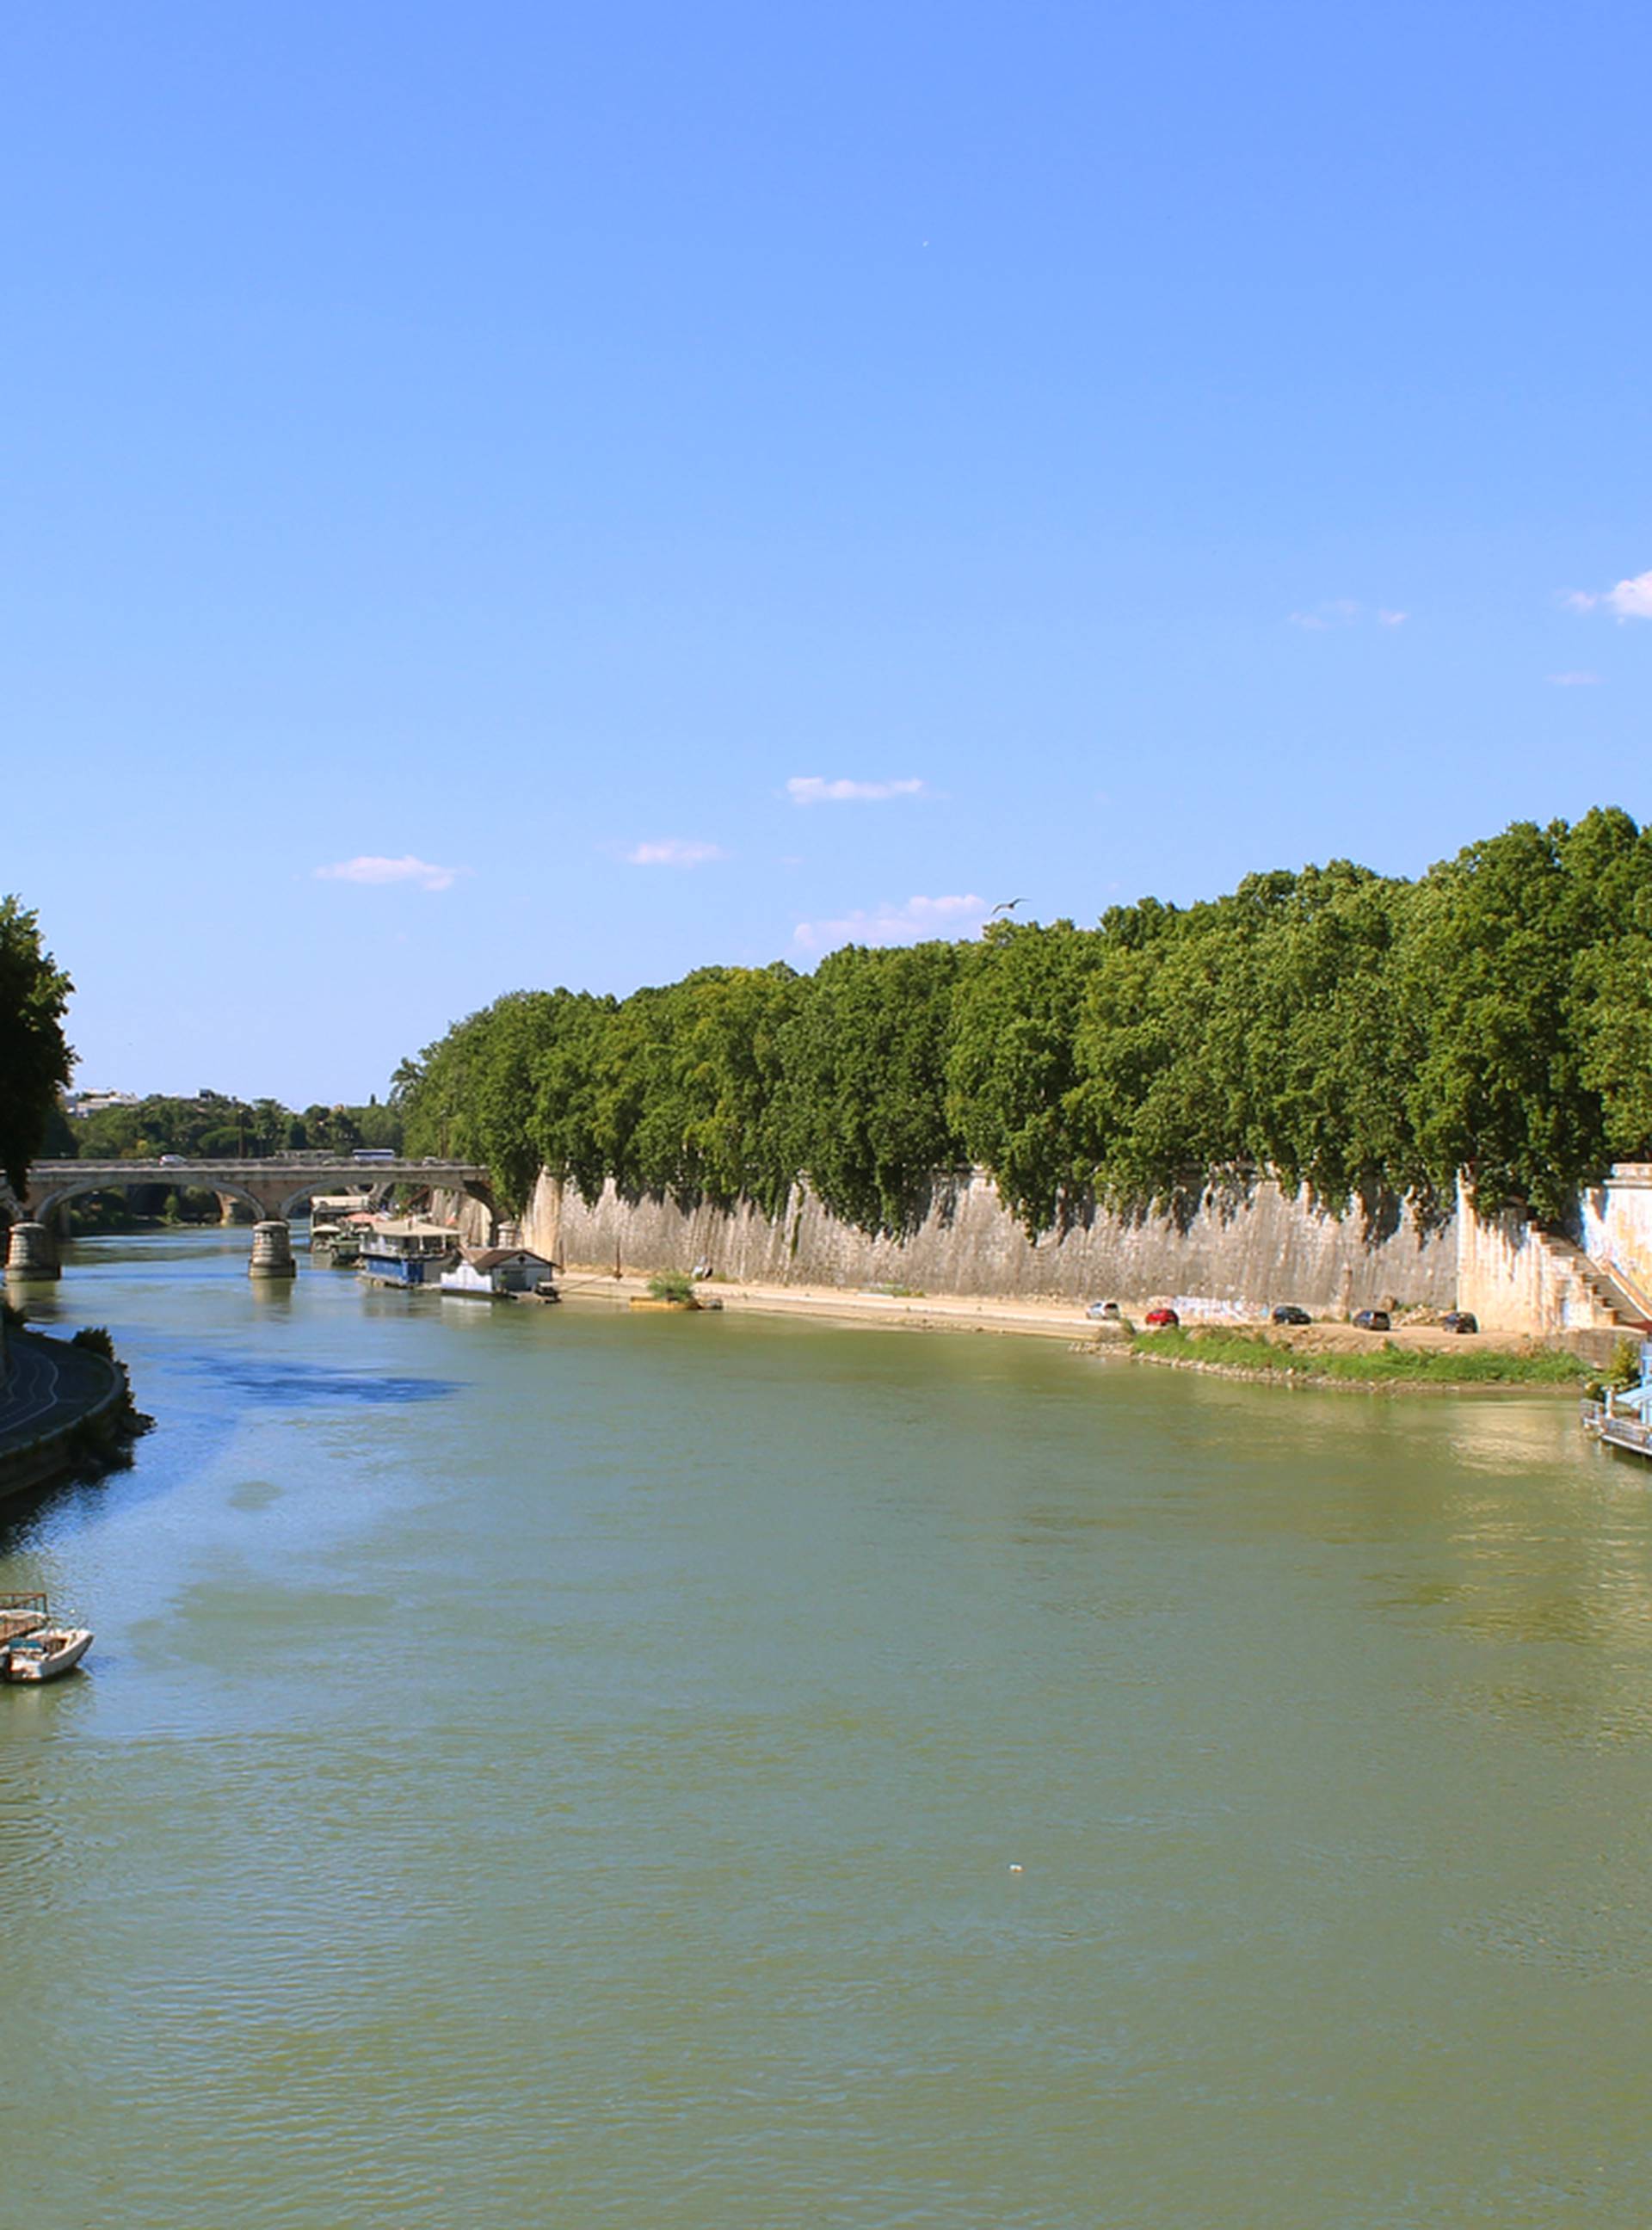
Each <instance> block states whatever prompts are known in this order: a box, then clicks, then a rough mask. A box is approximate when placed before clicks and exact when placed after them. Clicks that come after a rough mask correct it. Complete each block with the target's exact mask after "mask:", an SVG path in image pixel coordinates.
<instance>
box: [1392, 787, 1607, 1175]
mask: <svg viewBox="0 0 1652 2230" xmlns="http://www.w3.org/2000/svg"><path fill="white" fill-rule="evenodd" d="M1568 833H1569V832H1568V831H1567V829H1566V826H1565V822H1552V823H1551V824H1550V826H1549V827H1548V828H1539V827H1538V826H1537V825H1536V823H1535V822H1515V823H1514V824H1513V827H1512V828H1507V829H1505V830H1504V832H1503V834H1502V835H1500V836H1494V837H1492V838H1490V839H1489V840H1487V841H1485V842H1483V843H1479V844H1471V845H1469V846H1468V848H1466V849H1465V850H1464V851H1462V852H1460V853H1459V854H1457V856H1456V858H1455V860H1447V861H1443V862H1442V863H1441V864H1440V865H1439V866H1437V867H1432V868H1430V869H1429V873H1428V874H1427V875H1426V876H1425V877H1424V878H1423V882H1422V884H1421V885H1420V886H1418V888H1417V890H1416V894H1415V898H1414V900H1413V903H1412V906H1411V909H1410V915H1409V920H1408V930H1407V935H1406V937H1405V938H1404V942H1403V944H1402V945H1401V947H1400V950H1399V951H1398V953H1397V969H1398V976H1399V990H1400V999H1401V1002H1402V1005H1403V1007H1404V1009H1405V1010H1406V1011H1407V1012H1408V1013H1409V1014H1410V1015H1411V1016H1412V1017H1414V1018H1415V1023H1416V1034H1417V1037H1418V1040H1419V1042H1420V1048H1421V1050H1420V1058H1419V1059H1418V1060H1417V1061H1416V1064H1415V1066H1414V1067H1412V1069H1411V1072H1410V1079H1409V1083H1408V1088H1407V1093H1406V1104H1407V1112H1408V1114H1409V1117H1410V1125H1411V1128H1412V1131H1413V1132H1414V1134H1415V1136H1416V1142H1417V1150H1418V1156H1419V1159H1420V1163H1421V1166H1422V1169H1423V1171H1424V1172H1425V1173H1426V1176H1427V1178H1428V1180H1429V1183H1431V1184H1432V1185H1434V1186H1436V1187H1437V1188H1439V1189H1442V1190H1444V1189H1449V1186H1450V1184H1451V1183H1452V1181H1453V1179H1454V1176H1455V1173H1456V1171H1457V1170H1463V1171H1464V1172H1465V1173H1466V1175H1467V1176H1468V1181H1469V1183H1470V1184H1471V1185H1472V1187H1473V1189H1474V1193H1475V1200H1476V1202H1478V1204H1479V1205H1480V1206H1481V1208H1497V1207H1500V1206H1501V1205H1502V1204H1504V1203H1505V1202H1510V1201H1518V1202H1525V1203H1529V1205H1530V1206H1531V1207H1532V1208H1533V1209H1534V1210H1535V1212H1536V1213H1537V1214H1538V1215H1539V1216H1544V1217H1550V1218H1555V1217H1564V1216H1565V1215H1566V1214H1567V1212H1568V1209H1569V1207H1570V1202H1571V1196H1572V1195H1574V1194H1575V1191H1576V1188H1577V1186H1578V1183H1579V1182H1580V1181H1581V1180H1582V1179H1583V1178H1584V1176H1585V1175H1587V1174H1590V1173H1592V1172H1598V1171H1599V1170H1601V1169H1602V1168H1603V1167H1604V1163H1605V1160H1606V1142H1605V1131H1604V1122H1603V1120H1602V1112H1601V1103H1600V1099H1599V1096H1598V1094H1597V1092H1594V1091H1592V1090H1591V1088H1590V1086H1589V1084H1588V1083H1587V1081H1586V1080H1585V1076H1584V1058H1583V1052H1582V1048H1581V1047H1580V1046H1579V1045H1578V1041H1577V1039H1576V1035H1575V1033H1574V1030H1573V1028H1572V1015H1573V1007H1574V1000H1573V984H1574V977H1575V975H1576V972H1577V970H1578V959H1579V932H1580V931H1585V930H1586V928H1587V926H1588V924H1589V920H1590V917H1591V913H1592V912H1593V908H1592V906H1591V903H1590V898H1589V893H1588V892H1587V889H1586V883H1585V885H1580V883H1579V881H1578V879H1577V878H1576V877H1574V876H1573V875H1572V874H1571V873H1570V872H1569V870H1568V863H1567V857H1566V839H1567V836H1568Z"/></svg>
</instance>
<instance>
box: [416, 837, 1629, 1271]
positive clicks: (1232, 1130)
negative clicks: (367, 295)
mask: <svg viewBox="0 0 1652 2230" xmlns="http://www.w3.org/2000/svg"><path fill="white" fill-rule="evenodd" d="M392 1097H393V1099H394V1100H395V1102H396V1104H397V1105H398V1107H399V1108H400V1109H401V1111H402V1112H403V1114H404V1116H405V1118H406V1143H407V1147H408V1150H409V1151H410V1152H413V1153H442V1154H448V1153H454V1154H462V1155H467V1156H474V1157H476V1158H478V1159H481V1160H484V1161H486V1162H487V1163H489V1165H490V1166H491V1168H492V1170H493V1172H494V1179H495V1182H496V1183H497V1185H498V1187H499V1189H500V1193H501V1195H502V1196H504V1198H505V1199H506V1200H507V1201H508V1202H512V1203H513V1204H520V1203H521V1202H523V1201H524V1200H525V1199H526V1196H527V1194H528V1192H529V1191H530V1189H532V1183H533V1179H534V1176H535V1175H536V1174H537V1172H538V1170H539V1169H540V1168H541V1167H544V1168H545V1169H547V1170H550V1171H551V1172H552V1174H553V1175H555V1176H559V1177H562V1178H565V1179H566V1180H568V1181H570V1182H571V1183H574V1184H575V1185H577V1186H578V1189H580V1191H581V1192H582V1193H583V1194H584V1196H586V1197H587V1198H594V1197H595V1196H596V1194H597V1192H598V1191H599V1190H600V1189H601V1186H602V1184H603V1180H604V1179H605V1178H609V1177H612V1178H613V1179H615V1180H616V1183H618V1184H619V1185H620V1186H621V1187H622V1188H624V1189H629V1190H634V1191H652V1192H660V1193H672V1194H674V1195H677V1196H681V1197H688V1196H696V1195H701V1194H704V1195H708V1196H711V1197H713V1199H715V1200H718V1201H720V1202H731V1201H733V1200H735V1199H737V1198H739V1197H741V1196H745V1197H748V1198H750V1199H752V1200H754V1201H756V1202H758V1204H759V1205H761V1206H762V1207H764V1208H766V1209H768V1210H770V1211H771V1212H773V1211H774V1210H776V1209H778V1207H779V1206H780V1204H781V1203H782V1202H784V1199H785V1196H786V1195H787V1192H788V1190H789V1189H790V1187H791V1183H793V1181H794V1180H795V1179H796V1178H797V1176H800V1175H802V1174H803V1173H805V1172H806V1173H807V1175H808V1176H809V1179H810V1183H812V1185H813V1187H814V1189H815V1190H816V1193H817V1194H818V1195H819V1196H820V1197H821V1198H822V1199H823V1201H824V1202H825V1204H826V1205H827V1206H828V1207H829V1208H831V1209H832V1211H833V1212H834V1213H835V1214H836V1215H840V1216H842V1217H843V1218H845V1219H846V1220H848V1221H851V1222H853V1223H856V1224H859V1225H861V1227H862V1228H867V1229H868V1230H875V1229H885V1230H891V1231H897V1232H898V1231H900V1230H901V1229H903V1228H907V1225H908V1224H909V1223H910V1221H911V1220H912V1218H913V1215H915V1214H917V1213H918V1212H920V1209H921V1207H922V1204H923V1202H924V1199H925V1195H926V1187H927V1184H928V1182H929V1180H930V1178H931V1176H932V1173H933V1172H935V1171H936V1170H945V1169H948V1168H954V1167H957V1166H959V1165H961V1164H964V1163H984V1165H985V1166H986V1167H987V1168H988V1169H990V1170H991V1171H992V1173H993V1175H994V1177H995V1179H996V1181H997V1187H998V1189H999V1191H1000V1194H1001V1195H1002V1196H1003V1200H1004V1201H1005V1202H1006V1204H1007V1205H1008V1206H1009V1207H1010V1208H1012V1209H1013V1210H1014V1212H1015V1213H1016V1215H1018V1216H1019V1217H1020V1219H1021V1220H1022V1221H1023V1223H1024V1225H1025V1226H1026V1228H1028V1229H1029V1231H1035V1232H1036V1231H1038V1230H1042V1229H1046V1228H1050V1227H1051V1226H1053V1225H1054V1224H1055V1223H1056V1222H1058V1221H1060V1220H1061V1219H1062V1217H1063V1216H1064V1215H1067V1214H1068V1213H1070V1212H1071V1211H1072V1209H1073V1208H1074V1206H1075V1205H1076V1204H1077V1203H1079V1202H1083V1201H1086V1200H1087V1199H1089V1198H1092V1197H1097V1196H1099V1197H1100V1198H1101V1199H1103V1200H1105V1201H1106V1202H1108V1203H1110V1204H1112V1205H1114V1206H1122V1207H1128V1206H1145V1205H1147V1204H1149V1203H1152V1204H1157V1205H1160V1206H1163V1205H1166V1204H1169V1203H1171V1202H1175V1201H1177V1200H1178V1199H1180V1198H1185V1197H1190V1196H1193V1195H1196V1194H1197V1192H1199V1191H1200V1190H1202V1189H1203V1188H1204V1185H1205V1183H1207V1182H1208V1180H1209V1177H1210V1173H1211V1172H1212V1171H1226V1172H1231V1173H1234V1174H1236V1175H1237V1176H1240V1177H1246V1176H1254V1175H1256V1174H1260V1173H1262V1172H1273V1173H1275V1174H1277V1175H1278V1176H1280V1177H1281V1178H1282V1179H1283V1180H1284V1181H1285V1183H1287V1184H1294V1183H1306V1184H1307V1185H1309V1186H1310V1187H1311V1188H1312V1189H1313V1192H1314V1193H1315V1194H1316V1195H1317V1196H1319V1197H1320V1199H1321V1200H1323V1201H1324V1202H1326V1203H1327V1204H1328V1205H1330V1206H1332V1207H1333V1208H1339V1209H1340V1208H1345V1207H1347V1206H1348V1204H1349V1203H1350V1202H1351V1201H1352V1200H1353V1199H1354V1198H1355V1197H1356V1196H1358V1197H1359V1198H1362V1199H1363V1200H1365V1202H1368V1203H1374V1202H1377V1201H1378V1200H1380V1199H1382V1198H1384V1197H1391V1196H1395V1195H1400V1196H1407V1197H1409V1198H1410V1199H1411V1200H1412V1201H1413V1202H1416V1203H1417V1204H1418V1205H1419V1206H1421V1207H1422V1208H1424V1209H1425V1210H1431V1209H1435V1208H1439V1207H1440V1206H1442V1205H1443V1204H1444V1203H1446V1202H1449V1199H1450V1198H1451V1196H1452V1195H1453V1191H1454V1188H1455V1178H1456V1176H1457V1173H1458V1172H1459V1171H1460V1170H1462V1171H1464V1172H1466V1173H1467V1174H1468V1177H1469V1179H1470V1181H1471V1182H1472V1183H1473V1184H1474V1185H1475V1190H1476V1194H1477V1196H1478V1198H1479V1200H1480V1202H1481V1205H1482V1206H1495V1205H1500V1204H1501V1203H1503V1202H1508V1201H1511V1200H1519V1201H1522V1202H1526V1203H1527V1204H1529V1206H1530V1207H1531V1208H1533V1210H1534V1211H1535V1212H1536V1213H1537V1214H1538V1215H1540V1216H1546V1217H1557V1216H1560V1215H1564V1214H1565V1212H1566V1209H1567V1208H1568V1205H1569V1202H1570V1201H1571V1198H1572V1197H1573V1196H1575V1192H1576V1189H1577V1187H1578V1184H1579V1183H1584V1182H1587V1181H1588V1180H1589V1179H1591V1177H1594V1176H1598V1174H1599V1173H1600V1172H1601V1171H1602V1170H1604V1167H1605V1166H1606V1164H1607V1163H1609V1162H1610V1161H1611V1160H1613V1159H1614V1158H1652V831H1648V832H1642V830H1641V829H1640V828H1638V827H1637V826H1636V822H1634V821H1633V820H1632V819H1631V818H1630V817H1629V815H1628V814H1626V813H1623V812H1622V811H1619V810H1617V809H1597V810H1596V811H1593V812H1591V813H1590V814H1589V815H1587V816H1586V817H1585V818H1584V819H1583V820H1582V821H1580V822H1577V823H1576V824H1575V825H1569V824H1568V823H1566V822H1552V823H1551V824H1550V825H1549V826H1548V827H1547V828H1539V827H1538V826H1536V825H1535V824H1533V823H1531V822H1517V823H1516V824H1515V825H1514V826H1513V827H1512V828H1508V829H1507V830H1505V831H1504V833H1503V834H1502V835H1499V836H1494V837H1492V838H1490V839H1488V840H1487V841H1485V842H1482V843H1478V844H1473V845H1470V846H1469V847H1468V848H1467V849H1466V850H1464V851H1462V852H1461V853H1459V854H1457V855H1456V857H1455V859H1452V860H1446V861H1443V862H1442V863H1441V864H1440V865H1438V866H1436V867H1432V868H1430V869H1429V872H1428V873H1426V874H1424V875H1423V876H1422V877H1420V878H1419V879H1418V880H1416V881H1405V880H1398V879H1396V878H1392V877H1386V876H1382V875H1378V874H1374V873H1371V872H1370V871H1369V870H1368V869H1366V868H1364V867H1355V866H1353V865H1352V864H1350V863H1349V862H1347V861H1345V860H1334V861H1333V862H1332V863H1331V864H1330V865H1329V866H1327V867H1308V868H1305V869H1304V870H1303V871H1302V872H1301V873H1285V872H1283V871H1279V872H1273V873H1262V874H1255V875H1250V876H1248V877H1247V878H1246V879H1245V880H1244V881H1243V882H1242V883H1241V884H1240V886H1239V887H1238V888H1237V889H1236V891H1233V892H1231V893H1229V894H1227V895H1226V896H1224V897H1222V898H1218V899H1210V900H1208V901H1204V902H1201V903H1199V904H1197V905H1195V906H1187V907H1178V906H1166V905H1163V904H1160V903H1159V902H1158V900H1155V899H1144V900H1142V901H1141V902H1140V903H1139V904H1138V905H1135V906H1119V907H1114V908H1113V909H1112V910H1110V911H1109V912H1107V914H1106V915H1105V916H1104V917H1103V918H1102V919H1101V921H1100V924H1099V925H1098V926H1097V927H1095V928H1094V929H1082V928H1078V927H1075V926H1074V925H1073V924H1072V923H1071V922H1067V921H1058V922H1055V923H1053V924H1050V925H1038V924H1025V925H1020V924H1017V925H1011V924H1009V923H1003V922H999V923H994V924H992V925H990V926H989V927H988V929H987V930H986V931H985V932H984V935H983V936H982V937H981V938H979V939H978V941H975V942H972V943H970V944H939V943H937V944H920V945H915V946H911V947H907V948H905V949H899V950H894V951H879V950H868V949H867V948H864V947H860V946H849V947H846V948H845V949H844V950H842V951H839V952H836V953H834V954H832V955H831V956H830V957H829V958H827V959H826V960H824V961H823V962H822V963H821V964H820V966H819V968H818V969H817V970H816V972H815V973H814V975H813V976H798V975H797V974H796V973H795V972H794V971H793V970H791V969H790V968H788V967H786V966H785V965H784V964H778V963H777V964H775V965H773V966H771V967H768V968H759V969H750V968H705V969H698V970H695V971H694V973H693V974H692V975H690V976H685V977H684V978H683V979H682V981H681V983H674V984H670V985H668V986H665V987H662V988H654V989H644V990H640V991H637V992H636V993H634V994H633V995H632V996H630V997H629V998H628V999H623V1000H616V999H612V998H607V997H597V996H592V995H591V994H589V993H586V992H576V991H569V990H561V989H559V990H554V991H518V992H512V993H510V994H508V995H507V996H505V997H503V998H500V999H499V1000H497V1001H496V1002H494V1004H493V1005H492V1006H491V1007H488V1008H486V1009H483V1010H482V1011H481V1012H480V1013H477V1014H474V1015H469V1016H468V1018H467V1019H466V1020H464V1021H463V1022H458V1023H456V1024H455V1026H454V1027H453V1028H451V1029H450V1030H449V1031H448V1034H447V1035H446V1036H445V1037H444V1038H442V1040H441V1041H439V1042H438V1043H436V1044H435V1045H433V1046H429V1047H426V1049H425V1050H424V1052H423V1054H420V1055H419V1057H418V1058H417V1059H416V1060H410V1061H408V1062H405V1063H403V1067H402V1069H401V1070H400V1071H399V1072H398V1074H397V1080H396V1085H395V1089H394V1092H393V1094H392Z"/></svg>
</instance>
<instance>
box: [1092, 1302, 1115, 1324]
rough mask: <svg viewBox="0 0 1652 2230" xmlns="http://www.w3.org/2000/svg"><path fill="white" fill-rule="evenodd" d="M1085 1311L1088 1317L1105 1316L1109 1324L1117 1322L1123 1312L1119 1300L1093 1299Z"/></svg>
mask: <svg viewBox="0 0 1652 2230" xmlns="http://www.w3.org/2000/svg"><path fill="white" fill-rule="evenodd" d="M1084 1313H1085V1315H1086V1316H1087V1317H1100V1318H1105V1319H1106V1321H1107V1323H1108V1324H1117V1323H1118V1321H1119V1318H1120V1316H1121V1315H1122V1313H1123V1312H1122V1311H1121V1310H1120V1306H1119V1304H1118V1303H1117V1301H1092V1302H1091V1303H1090V1305H1089V1307H1088V1308H1087V1309H1086V1310H1085V1312H1084Z"/></svg>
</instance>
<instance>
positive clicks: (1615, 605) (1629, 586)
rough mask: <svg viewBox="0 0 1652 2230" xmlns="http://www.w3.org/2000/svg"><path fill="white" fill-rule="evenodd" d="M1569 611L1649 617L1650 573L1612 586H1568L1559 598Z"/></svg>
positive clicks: (1651, 598) (1651, 616)
mask: <svg viewBox="0 0 1652 2230" xmlns="http://www.w3.org/2000/svg"><path fill="white" fill-rule="evenodd" d="M1560 601H1561V603H1563V604H1564V605H1565V607H1566V609H1567V610H1568V611H1573V612H1592V611H1596V610H1600V611H1607V612H1610V614H1611V615H1612V617H1613V618H1614V619H1619V620H1652V572H1645V573H1636V574H1635V575H1634V576H1633V577H1631V578H1630V579H1629V580H1627V581H1620V582H1619V583H1618V584H1617V587H1616V588H1615V589H1602V590H1598V591H1597V590H1593V589H1568V590H1566V591H1565V595H1564V596H1562V597H1561V599H1560Z"/></svg>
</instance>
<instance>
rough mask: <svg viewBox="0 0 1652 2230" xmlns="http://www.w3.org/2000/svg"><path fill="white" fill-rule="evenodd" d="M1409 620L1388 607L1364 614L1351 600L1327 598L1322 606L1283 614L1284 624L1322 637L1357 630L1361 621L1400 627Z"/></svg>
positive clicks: (1404, 613) (1406, 616) (1313, 606)
mask: <svg viewBox="0 0 1652 2230" xmlns="http://www.w3.org/2000/svg"><path fill="white" fill-rule="evenodd" d="M1409 618H1410V613H1409V612H1402V611H1397V610H1396V609H1394V607H1393V606H1392V605H1391V604H1379V605H1378V607H1377V609H1376V610H1375V611H1374V612H1367V611H1366V609H1365V606H1364V605H1363V604H1360V603H1356V602H1355V601H1354V599H1353V598H1352V596H1327V597H1326V600H1325V602H1324V603H1319V604H1310V605H1309V606H1308V607H1307V610H1305V611H1300V612H1287V614H1286V623H1287V626H1290V627H1294V628H1307V630H1308V632H1309V634H1310V635H1323V634H1324V633H1325V632H1326V629H1327V628H1345V627H1358V624H1359V622H1361V621H1362V620H1365V619H1374V620H1375V621H1376V622H1377V624H1378V627H1385V628H1397V627H1404V624H1405V622H1406V621H1407V620H1408V619H1409Z"/></svg>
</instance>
